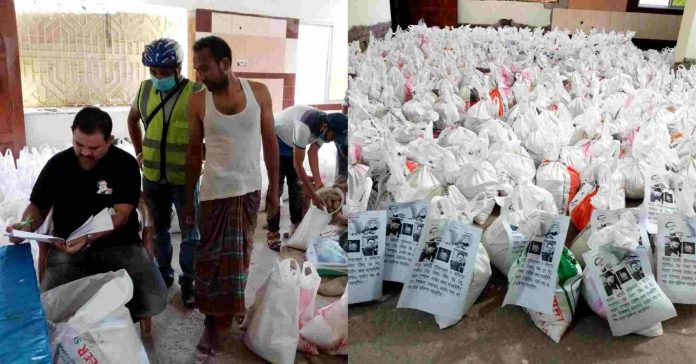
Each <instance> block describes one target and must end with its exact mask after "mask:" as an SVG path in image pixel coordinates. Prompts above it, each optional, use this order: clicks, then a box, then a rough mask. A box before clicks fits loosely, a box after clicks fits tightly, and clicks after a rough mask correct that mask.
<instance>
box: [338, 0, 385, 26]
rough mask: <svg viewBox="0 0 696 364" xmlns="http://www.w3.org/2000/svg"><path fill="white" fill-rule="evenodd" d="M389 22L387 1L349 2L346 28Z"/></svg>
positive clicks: (364, 0)
mask: <svg viewBox="0 0 696 364" xmlns="http://www.w3.org/2000/svg"><path fill="white" fill-rule="evenodd" d="M384 22H391V10H390V8H389V0H350V1H349V2H348V27H349V28H351V27H353V26H356V25H375V24H379V23H384Z"/></svg>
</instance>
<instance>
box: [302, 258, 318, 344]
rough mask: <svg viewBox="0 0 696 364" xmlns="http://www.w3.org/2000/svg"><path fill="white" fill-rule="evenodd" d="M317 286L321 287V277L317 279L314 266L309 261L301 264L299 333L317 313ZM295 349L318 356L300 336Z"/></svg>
mask: <svg viewBox="0 0 696 364" xmlns="http://www.w3.org/2000/svg"><path fill="white" fill-rule="evenodd" d="M319 285H321V277H319V273H317V270H316V268H315V267H314V264H312V263H310V262H309V261H305V262H304V263H302V273H301V275H300V303H299V305H298V309H299V313H298V314H299V323H300V325H299V328H300V331H302V327H303V326H304V325H306V324H307V323H308V322H309V321H310V320H312V319H313V318H314V316H315V315H316V313H317V302H316V300H317V292H318V291H319ZM297 348H298V349H299V350H301V351H304V352H307V353H312V354H315V355H316V354H319V352H318V351H317V347H316V346H315V345H314V344H312V343H311V342H309V341H307V339H305V338H304V337H302V335H300V340H299V341H298V342H297Z"/></svg>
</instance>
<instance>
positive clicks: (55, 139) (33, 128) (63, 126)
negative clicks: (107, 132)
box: [24, 107, 130, 149]
mask: <svg viewBox="0 0 696 364" xmlns="http://www.w3.org/2000/svg"><path fill="white" fill-rule="evenodd" d="M102 110H104V111H106V112H108V113H109V116H111V121H112V122H113V124H114V127H113V132H112V133H111V134H113V135H114V136H115V137H116V138H126V137H128V125H127V118H128V110H130V107H103V108H102ZM78 111H80V108H61V109H59V111H57V112H49V111H42V110H41V109H25V110H24V129H25V132H26V137H27V146H29V147H40V146H41V145H43V144H48V145H50V146H52V147H56V148H60V149H64V148H67V147H68V146H69V145H70V144H71V143H72V131H71V130H70V126H71V125H72V123H73V119H75V114H77V112H78Z"/></svg>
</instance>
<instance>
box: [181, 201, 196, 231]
mask: <svg viewBox="0 0 696 364" xmlns="http://www.w3.org/2000/svg"><path fill="white" fill-rule="evenodd" d="M184 223H185V224H186V227H188V228H189V229H190V228H193V226H194V225H195V224H196V210H195V209H194V207H193V203H192V202H187V203H186V205H185V207H184Z"/></svg>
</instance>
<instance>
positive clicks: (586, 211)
mask: <svg viewBox="0 0 696 364" xmlns="http://www.w3.org/2000/svg"><path fill="white" fill-rule="evenodd" d="M583 189H584V190H580V191H579V192H578V194H577V195H576V197H577V198H576V199H573V200H572V201H571V203H570V221H572V222H573V225H575V227H576V228H577V229H578V230H580V231H582V230H583V229H584V228H585V227H587V225H588V224H589V223H590V219H591V218H592V211H594V207H593V206H592V203H591V202H590V200H591V199H592V197H593V196H594V195H596V194H597V191H598V190H599V188H598V187H597V186H594V185H591V184H588V185H587V187H583Z"/></svg>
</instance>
